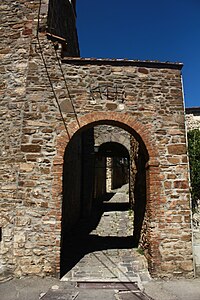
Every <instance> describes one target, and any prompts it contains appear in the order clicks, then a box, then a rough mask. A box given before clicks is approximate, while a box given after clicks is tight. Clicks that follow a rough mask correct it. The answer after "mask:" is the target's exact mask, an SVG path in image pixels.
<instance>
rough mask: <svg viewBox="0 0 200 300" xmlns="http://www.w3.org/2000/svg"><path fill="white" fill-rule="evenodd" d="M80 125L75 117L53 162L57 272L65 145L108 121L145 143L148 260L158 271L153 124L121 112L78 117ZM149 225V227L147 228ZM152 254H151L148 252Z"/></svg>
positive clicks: (157, 180)
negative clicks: (144, 123)
mask: <svg viewBox="0 0 200 300" xmlns="http://www.w3.org/2000/svg"><path fill="white" fill-rule="evenodd" d="M78 120H79V124H78V123H77V121H75V120H73V121H72V122H70V123H69V125H68V133H67V132H66V131H64V128H63V131H62V132H61V133H60V135H59V136H58V137H57V155H56V157H55V159H54V162H53V185H52V197H53V199H54V202H55V207H56V208H57V213H56V221H57V222H56V224H57V225H56V234H55V236H56V237H57V247H58V249H57V251H56V253H57V254H56V271H57V273H59V268H60V232H61V216H62V172H63V162H64V161H63V159H64V153H65V149H66V146H67V144H68V142H70V140H71V139H72V137H73V136H74V135H75V134H76V133H78V132H80V131H83V130H84V129H87V128H88V127H93V126H95V125H99V124H108V125H115V126H119V127H121V128H123V129H125V130H126V131H128V132H129V133H130V134H133V135H134V136H135V137H136V138H137V139H138V138H139V140H140V141H141V142H143V143H144V145H145V147H146V150H147V152H148V156H149V160H148V162H147V165H146V169H147V176H146V177H147V206H146V215H147V216H146V219H147V220H148V221H147V224H146V227H147V237H148V244H149V252H148V255H147V258H148V260H149V269H150V271H151V273H152V274H153V273H154V272H155V273H156V272H158V269H159V267H160V259H161V258H160V251H159V240H160V233H158V232H156V233H155V232H153V230H152V225H151V224H154V226H155V223H157V222H158V220H159V218H161V217H162V214H163V213H162V211H161V209H160V203H161V191H160V188H161V175H160V168H159V153H158V151H157V147H156V144H155V142H154V139H153V130H152V128H151V124H149V125H143V124H142V123H141V122H139V121H138V120H137V119H136V118H135V117H134V116H130V115H128V114H122V113H118V112H93V113H89V114H85V115H83V116H80V117H79V119H78ZM148 228H151V229H149V231H148ZM149 254H150V255H149Z"/></svg>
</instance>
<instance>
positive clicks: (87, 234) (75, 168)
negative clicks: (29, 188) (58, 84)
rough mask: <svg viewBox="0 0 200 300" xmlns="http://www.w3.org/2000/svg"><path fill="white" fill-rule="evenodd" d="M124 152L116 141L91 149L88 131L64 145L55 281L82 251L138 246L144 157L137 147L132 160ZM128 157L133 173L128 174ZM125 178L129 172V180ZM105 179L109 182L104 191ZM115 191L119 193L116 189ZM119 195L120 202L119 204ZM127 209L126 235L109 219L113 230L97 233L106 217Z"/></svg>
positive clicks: (91, 131) (143, 200) (91, 134)
mask: <svg viewBox="0 0 200 300" xmlns="http://www.w3.org/2000/svg"><path fill="white" fill-rule="evenodd" d="M130 153H131V149H130V150H129V151H128V150H127V149H126V147H124V146H123V145H121V144H119V143H113V142H108V143H104V144H102V145H101V146H100V147H98V148H97V147H95V139H94V129H93V128H91V129H88V130H86V131H84V132H82V133H80V134H77V135H75V136H74V137H73V139H72V140H71V141H70V143H69V145H68V146H67V148H66V152H65V157H64V166H63V207H62V235H61V277H62V276H63V275H64V274H66V273H67V272H68V271H70V270H71V269H72V268H73V267H74V266H75V265H76V264H77V263H78V262H79V261H80V260H81V259H82V258H83V257H84V256H85V255H87V254H88V253H93V252H95V251H104V250H106V249H131V248H133V247H137V246H138V243H139V239H140V233H141V229H142V223H143V219H144V214H145V205H146V183H145V181H146V175H145V174H146V171H145V164H146V159H145V157H144V154H143V151H142V148H141V147H138V151H137V155H135V156H134V157H133V155H132V156H131V155H130ZM108 159H110V162H109V165H108ZM131 159H132V161H131ZM133 159H134V167H135V169H136V172H130V168H131V166H132V164H133ZM108 170H110V171H109V172H108ZM108 173H109V174H110V175H109V176H110V179H108ZM131 174H135V175H134V178H132V177H133V175H131ZM131 176H132V177H131ZM108 180H111V190H110V191H109V192H108V191H107V183H108ZM131 181H134V190H133V191H132V194H134V201H130V188H131V185H130V182H131ZM121 187H122V192H119V190H117V189H119V188H121ZM123 187H126V188H125V190H123ZM116 197H117V198H116ZM120 197H122V198H123V197H125V198H123V201H120ZM115 199H117V201H115ZM124 199H126V200H124ZM133 202H134V203H133ZM132 210H134V217H133V218H132V221H131V222H132V225H131V228H132V229H131V231H130V230H129V232H128V231H127V228H126V224H125V222H124V224H120V229H119V232H116V228H114V227H116V226H115V221H113V223H112V224H111V226H113V230H111V229H112V228H109V230H111V232H110V233H108V234H106V232H104V233H103V235H101V232H100V231H99V224H100V223H102V222H103V223H105V222H106V221H105V220H106V218H107V217H108V215H107V214H109V217H110V214H111V215H113V218H114V217H115V215H117V214H118V213H122V214H123V213H126V215H128V214H129V213H131V211H132ZM132 215H133V214H132ZM107 219H108V218H107ZM119 220H120V218H119ZM117 222H118V221H117ZM100 226H101V225H100ZM103 226H104V227H105V224H104V225H103ZM109 226H110V225H108V227H109ZM129 227H130V226H129ZM97 228H98V229H97ZM109 230H108V231H109ZM96 232H98V234H97V233H96Z"/></svg>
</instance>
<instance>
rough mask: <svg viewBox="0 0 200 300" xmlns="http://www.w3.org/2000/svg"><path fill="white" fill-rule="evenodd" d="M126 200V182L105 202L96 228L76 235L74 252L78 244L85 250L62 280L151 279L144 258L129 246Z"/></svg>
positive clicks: (130, 229) (130, 216) (130, 214)
mask: <svg viewBox="0 0 200 300" xmlns="http://www.w3.org/2000/svg"><path fill="white" fill-rule="evenodd" d="M128 200H129V196H128V186H127V185H125V186H123V187H122V188H120V189H118V190H116V191H115V193H114V194H113V195H112V197H111V199H110V200H109V201H104V203H103V211H102V216H101V219H100V221H99V223H98V225H97V227H96V228H94V229H93V230H92V231H91V232H90V234H89V235H87V236H85V235H83V236H82V237H81V236H79V237H78V240H79V244H76V247H74V251H77V250H76V249H75V248H80V247H82V248H84V247H86V249H85V251H84V250H83V253H82V255H81V254H80V255H79V258H80V260H79V261H78V259H77V263H76V264H75V265H74V266H73V267H72V269H71V270H70V271H69V272H67V274H66V275H65V276H64V277H63V278H62V280H63V281H76V282H79V281H81V282H85V281H92V282H103V281H107V282H109V281H110V282H117V281H119V282H138V284H140V282H141V281H148V280H149V279H150V276H149V273H148V270H147V262H146V259H145V257H144V256H143V255H141V254H140V253H138V250H137V249H133V248H132V234H133V212H132V211H131V210H130V209H129V203H128ZM82 226H83V227H84V224H82ZM74 251H72V252H73V254H74ZM83 254H85V255H84V256H83ZM81 256H82V257H81Z"/></svg>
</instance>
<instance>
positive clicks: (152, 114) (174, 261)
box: [0, 0, 193, 277]
mask: <svg viewBox="0 0 200 300" xmlns="http://www.w3.org/2000/svg"><path fill="white" fill-rule="evenodd" d="M38 8H39V4H38V2H36V1H25V0H18V1H12V0H9V1H8V0H3V1H1V4H0V9H1V15H2V16H1V27H0V40H1V49H0V56H1V67H0V73H1V80H0V93H1V102H0V105H1V108H0V114H1V126H0V141H1V150H0V151H1V164H0V187H1V191H0V198H1V200H0V227H1V241H0V268H1V270H4V271H5V272H10V273H11V274H13V275H14V276H22V275H40V276H47V275H57V276H59V272H60V247H61V216H62V177H63V161H64V160H63V158H64V153H65V149H66V147H67V145H68V143H69V141H70V140H71V139H72V137H73V136H75V135H76V134H78V133H79V132H82V131H84V130H85V129H87V128H91V127H93V126H95V125H113V126H118V127H120V128H123V129H125V130H126V131H127V132H129V133H130V134H131V135H133V136H134V138H135V139H136V140H137V141H138V142H139V143H140V144H141V145H142V148H143V151H144V153H145V157H146V161H147V162H146V178H147V180H146V186H147V191H146V195H147V206H146V215H145V220H146V224H147V232H146V239H147V242H148V243H147V244H148V249H147V250H148V251H147V258H148V263H149V270H150V272H151V274H152V275H155V276H162V277H172V276H175V277H176V276H185V277H191V276H193V259H192V241H191V240H192V238H191V236H192V234H191V215H190V214H191V212H190V195H189V184H188V158H187V153H186V138H185V119H184V108H183V96H182V80H181V68H182V65H181V64H178V63H159V62H148V61H134V60H129V61H128V60H106V59H99V60H93V59H81V58H78V57H76V58H72V57H69V56H68V57H64V56H65V55H64V54H65V53H67V52H66V51H65V50H66V49H65V47H64V46H65V45H63V44H62V40H61V41H59V44H58V50H56V49H55V42H54V44H53V43H52V41H51V40H48V39H47V36H46V33H47V32H46V27H45V24H46V16H47V9H48V1H42V7H41V14H40V25H41V24H42V25H41V26H40V28H39V29H40V30H39V33H38V37H39V39H37V21H38V19H37V16H38ZM73 36H74V35H73ZM60 45H62V55H63V58H62V61H61V60H60V53H61V46H60ZM63 49H64V50H63ZM56 51H57V52H56ZM75 52H76V53H77V51H75ZM56 53H57V54H58V55H59V61H60V62H61V66H62V69H61V68H60V65H59V63H58V60H57V57H56V56H57V54H56ZM68 55H69V54H68ZM72 56H73V53H72ZM44 62H45V65H44ZM62 70H63V73H64V76H63V73H62ZM47 73H48V74H47ZM64 77H65V80H66V81H65V80H64ZM50 82H51V85H50ZM66 83H67V86H66ZM105 86H106V87H107V94H105ZM97 87H99V88H100V91H101V94H102V97H100V94H99V92H97V93H93V92H94V91H95V89H96V88H97ZM116 89H117V93H116V92H115V91H116ZM91 91H92V92H91ZM69 94H70V97H69ZM93 96H94V97H93ZM58 103H59V105H60V108H61V111H62V114H63V118H64V121H65V125H66V127H67V132H66V128H65V126H64V124H63V120H62V118H61V114H60V112H59V109H58ZM72 103H73V105H72ZM72 210H73V208H72Z"/></svg>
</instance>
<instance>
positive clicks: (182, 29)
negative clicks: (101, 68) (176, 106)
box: [77, 0, 200, 107]
mask: <svg viewBox="0 0 200 300" xmlns="http://www.w3.org/2000/svg"><path fill="white" fill-rule="evenodd" d="M77 27H78V36H79V44H80V50H81V56H82V57H97V58H128V59H139V60H159V61H172V62H177V61H178V62H182V63H183V64H184V67H183V81H184V94H185V103H186V106H187V107H190V106H200V0H139V1H135V0H124V1H121V0H100V1H98V0H77Z"/></svg>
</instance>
